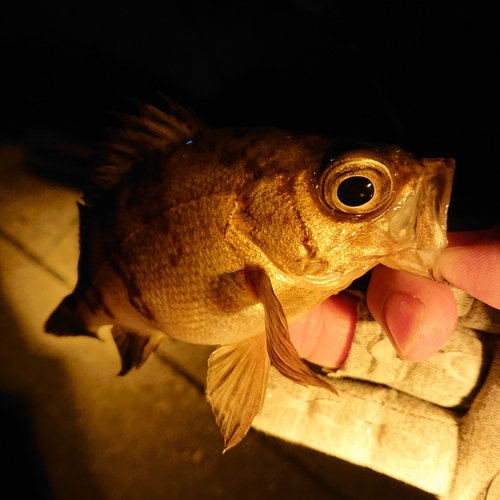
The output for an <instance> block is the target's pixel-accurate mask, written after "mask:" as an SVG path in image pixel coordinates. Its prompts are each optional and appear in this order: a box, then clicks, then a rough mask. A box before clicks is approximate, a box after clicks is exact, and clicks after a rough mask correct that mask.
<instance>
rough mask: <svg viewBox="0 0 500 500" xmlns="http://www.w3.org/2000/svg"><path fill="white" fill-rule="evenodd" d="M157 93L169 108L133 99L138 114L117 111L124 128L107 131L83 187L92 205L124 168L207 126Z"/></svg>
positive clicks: (176, 144) (165, 150)
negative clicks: (161, 108)
mask: <svg viewBox="0 0 500 500" xmlns="http://www.w3.org/2000/svg"><path fill="white" fill-rule="evenodd" d="M160 95H161V96H162V97H163V98H164V99H165V101H166V102H167V103H168V107H169V110H168V112H164V111H161V110H159V109H157V108H155V107H154V106H152V105H150V104H146V103H143V102H139V101H133V102H134V104H135V105H136V106H137V108H138V111H139V116H135V115H132V114H120V113H116V115H117V116H118V117H119V118H120V120H121V122H122V124H123V128H122V129H114V130H112V131H111V132H110V133H111V140H110V141H109V142H108V143H106V144H105V145H104V147H103V151H102V154H101V155H100V160H99V163H98V165H97V166H96V167H95V168H94V169H93V171H92V174H91V176H90V180H89V183H88V186H87V187H86V188H85V190H84V196H83V200H84V202H85V204H86V205H92V204H93V203H94V202H95V200H96V199H97V198H99V197H100V195H101V194H102V193H103V192H106V191H108V190H109V189H112V188H113V187H114V186H115V185H116V184H118V182H120V180H121V179H122V177H123V176H124V175H125V174H126V173H127V172H129V171H130V170H132V169H133V168H134V166H139V165H140V164H141V163H142V162H143V161H144V160H145V159H146V158H148V157H150V156H152V155H164V154H168V152H169V151H171V150H173V149H174V148H175V147H176V146H178V145H180V144H182V143H185V142H186V141H188V140H189V139H194V138H195V137H196V136H197V135H199V134H200V133H201V132H202V131H203V130H205V129H206V128H207V126H206V125H205V124H204V123H203V122H202V121H201V119H200V118H198V117H197V116H196V115H194V114H193V113H191V112H189V111H187V110H186V109H184V108H183V107H182V106H180V105H179V104H177V103H175V102H174V101H171V100H170V99H168V98H167V97H165V96H164V95H162V94H160Z"/></svg>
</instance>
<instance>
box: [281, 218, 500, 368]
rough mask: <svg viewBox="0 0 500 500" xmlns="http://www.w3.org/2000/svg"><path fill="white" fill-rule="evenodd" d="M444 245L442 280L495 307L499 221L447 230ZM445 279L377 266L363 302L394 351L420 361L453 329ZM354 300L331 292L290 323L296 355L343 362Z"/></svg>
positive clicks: (499, 295) (499, 288)
mask: <svg viewBox="0 0 500 500" xmlns="http://www.w3.org/2000/svg"><path fill="white" fill-rule="evenodd" d="M448 239H449V246H448V248H446V249H445V250H444V251H443V252H442V254H441V257H440V260H439V269H440V272H441V274H442V276H443V277H444V279H445V280H446V281H447V282H448V283H451V284H452V285H454V286H456V287H457V288H460V289H462V290H463V291H465V292H467V293H469V294H470V295H472V296H474V297H476V298H478V299H479V300H481V301H483V302H485V303H486V304H489V305H490V306H492V307H495V308H497V309H500V225H498V226H495V227H493V228H492V229H490V230H485V231H470V232H463V233H449V234H448ZM448 283H437V282H435V281H431V280H428V279H426V278H421V277H418V276H413V275H411V274H409V273H407V272H404V271H394V270H392V269H389V268H387V267H384V266H377V267H376V268H375V269H374V270H373V272H372V277H371V280H370V284H369V286H368V291H367V297H366V299H367V304H368V308H369V309H370V312H371V314H372V315H373V317H374V318H375V319H376V320H377V321H378V322H379V323H380V325H381V326H382V328H383V329H384V331H385V332H386V334H387V336H388V337H389V339H390V340H391V342H392V344H393V346H394V348H395V349H396V351H397V352H398V354H399V355H400V356H401V357H402V358H403V359H406V360H407V361H423V360H425V359H427V358H429V357H430V356H432V355H433V354H435V353H436V352H437V351H439V349H440V348H441V347H442V346H443V345H444V344H445V343H446V341H447V340H448V339H449V338H450V336H451V335H452V333H453V332H454V330H455V326H456V322H457V306H456V303H455V299H454V297H453V294H452V292H451V290H450V287H449V285H448ZM356 304H357V299H356V298H354V297H353V296H351V295H348V294H346V293H340V294H339V295H336V296H332V297H330V298H328V299H327V300H326V301H324V302H323V303H321V304H320V305H318V306H317V307H315V308H314V309H313V310H312V311H310V312H309V313H308V314H306V315H305V316H303V317H302V318H300V319H299V320H297V321H295V322H293V323H291V324H290V326H289V329H290V337H291V340H292V343H293V344H294V346H295V348H296V349H297V351H298V352H299V354H300V356H301V357H303V358H305V359H307V360H308V361H310V362H312V363H315V364H317V365H320V366H324V367H328V368H332V369H335V368H339V367H340V366H341V365H342V363H343V362H344V361H345V359H346V357H347V355H348V353H349V348H350V345H351V342H352V338H353V335H354V330H355V327H356Z"/></svg>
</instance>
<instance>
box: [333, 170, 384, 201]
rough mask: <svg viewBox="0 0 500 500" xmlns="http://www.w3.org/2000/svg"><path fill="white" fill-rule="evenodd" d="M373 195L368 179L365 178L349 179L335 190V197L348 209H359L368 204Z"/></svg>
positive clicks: (372, 188)
mask: <svg viewBox="0 0 500 500" xmlns="http://www.w3.org/2000/svg"><path fill="white" fill-rule="evenodd" d="M374 193H375V188H374V187H373V184H372V183H371V181H370V179H367V178H366V177H350V178H349V179H346V180H345V181H342V182H341V183H340V184H339V187H338V188H337V197H338V199H339V201H340V202H341V203H343V204H344V205H346V206H348V207H359V206H361V205H364V204H365V203H368V202H369V201H370V200H371V199H372V198H373V194H374Z"/></svg>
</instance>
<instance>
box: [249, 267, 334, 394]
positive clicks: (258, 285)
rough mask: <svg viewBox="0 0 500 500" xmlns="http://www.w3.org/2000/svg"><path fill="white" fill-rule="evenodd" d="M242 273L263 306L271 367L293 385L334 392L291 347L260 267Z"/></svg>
mask: <svg viewBox="0 0 500 500" xmlns="http://www.w3.org/2000/svg"><path fill="white" fill-rule="evenodd" d="M246 274H247V279H248V281H249V284H250V285H251V287H252V288H253V291H254V293H255V295H256V296H257V297H258V299H259V301H260V302H261V303H262V305H263V306H264V315H265V325H266V340H267V342H266V345H267V353H268V355H269V358H270V359H271V363H272V364H273V366H274V367H275V368H276V369H277V370H278V371H279V372H280V373H281V374H282V375H284V376H285V377H287V378H289V379H290V380H292V381H293V382H296V383H297V384H300V385H305V386H308V385H312V386H316V387H323V388H324V389H328V390H329V391H331V392H333V393H335V394H337V391H336V390H335V389H334V388H333V387H332V386H331V385H330V384H328V383H327V382H325V381H324V380H322V379H321V378H319V377H318V376H317V375H315V374H314V373H313V372H312V370H311V369H310V368H309V367H308V366H307V365H306V364H305V363H304V361H302V359H301V358H300V356H299V354H298V352H297V351H296V350H295V347H293V345H292V343H291V341H290V334H289V332H288V323H287V321H286V316H285V312H284V311H283V308H282V307H281V304H280V301H279V300H278V298H277V297H276V295H275V294H274V291H273V287H272V284H271V280H270V279H269V276H268V275H267V274H266V273H265V271H264V270H262V269H252V270H249V271H247V272H246Z"/></svg>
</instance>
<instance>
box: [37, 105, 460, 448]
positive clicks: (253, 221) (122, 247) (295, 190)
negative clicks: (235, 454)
mask: <svg viewBox="0 0 500 500" xmlns="http://www.w3.org/2000/svg"><path fill="white" fill-rule="evenodd" d="M168 102H169V105H170V112H169V113H163V112H161V111H159V110H158V109H156V108H154V107H152V106H150V105H146V104H138V107H139V110H140V116H138V117H137V116H131V115H130V116H129V115H127V116H123V117H122V119H123V123H124V129H123V130H119V131H117V132H116V137H115V138H114V141H113V142H112V143H111V145H110V148H109V150H108V151H107V153H106V154H105V155H104V161H103V162H102V165H101V166H100V167H99V168H97V169H96V171H95V175H94V177H93V179H92V183H91V184H92V185H91V186H89V188H88V189H87V190H86V191H85V192H84V204H82V205H79V208H80V243H81V254H80V260H79V264H78V275H79V278H78V283H77V285H76V287H75V290H74V291H73V293H72V294H70V295H68V296H67V297H66V298H65V299H64V300H63V301H62V302H61V304H60V305H59V307H58V308H57V309H56V310H55V311H54V312H53V313H52V315H51V316H50V318H49V319H48V321H47V323H46V326H45V328H46V331H47V332H51V333H55V334H58V335H88V336H93V337H97V333H96V332H97V329H98V328H99V327H100V326H101V325H107V324H111V325H113V328H112V334H113V337H114V340H115V342H116V345H117V347H118V350H119V352H120V356H121V359H122V370H121V372H120V374H121V375H123V374H125V373H127V372H128V371H129V370H130V369H131V368H133V367H136V368H139V367H140V366H141V365H142V364H143V363H144V362H145V361H146V359H147V358H148V356H149V355H150V354H151V353H152V352H153V351H154V350H155V349H156V348H157V346H158V344H159V342H160V340H161V339H162V337H163V336H164V335H168V336H170V337H173V338H176V339H180V340H183V341H186V342H193V343H197V344H217V345H220V347H219V348H218V349H217V350H216V351H215V352H214V353H213V354H212V356H211V357H210V360H209V371H208V379H207V396H208V399H209V401H210V403H211V405H212V408H213V411H214V414H215V417H216V419H217V423H218V424H219V426H220V428H221V431H222V434H223V436H224V440H225V449H228V448H230V447H232V446H234V445H235V444H237V443H238V442H239V441H240V440H241V439H242V438H243V437H244V435H245V434H246V433H247V431H248V429H249V427H250V425H251V423H252V420H253V419H254V417H255V416H256V415H257V414H258V413H259V411H260V408H261V406H262V402H263V398H264V393H265V388H266V382H267V374H268V369H269V365H270V363H272V364H273V365H274V366H275V367H276V369H277V370H278V371H279V372H280V373H281V374H283V375H284V376H285V377H288V378H289V379H291V380H293V381H294V382H297V383H299V384H303V385H315V386H320V387H324V388H325V389H328V390H331V391H335V390H334V389H333V388H332V387H331V386H330V385H329V384H328V383H326V382H325V381H324V380H322V379H321V378H319V377H317V376H316V375H314V374H313V373H312V372H311V370H310V369H309V368H308V367H307V365H306V364H305V363H304V362H303V361H302V360H301V359H300V358H299V356H298V354H297V352H296V351H295V349H294V347H293V346H292V344H291V343H290V338H289V334H288V327H287V321H291V320H293V319H295V318H297V317H298V316H300V315H301V314H303V313H305V312H307V311H308V310H310V309H311V308H313V307H314V306H315V305H317V304H318V303H319V302H321V301H323V300H324V299H325V298H327V297H328V296H330V295H332V294H335V293H337V292H339V291H341V290H343V289H345V288H346V287H347V286H349V284H350V283H351V282H352V281H353V280H354V279H356V278H358V277H359V276H361V275H363V274H364V273H366V272H367V271H368V270H369V269H371V268H372V267H373V266H375V265H376V264H379V263H383V264H385V265H387V266H389V267H393V268H396V269H405V270H408V271H410V272H412V273H416V274H420V275H423V276H428V277H433V269H434V265H435V262H436V259H437V256H438V254H439V251H440V249H442V248H444V247H445V246H446V243H447V241H446V211H447V206H448V202H449V197H450V190H451V180H452V176H453V170H454V162H453V160H444V159H422V160H419V159H417V158H415V157H414V156H412V155H411V154H409V153H406V152H405V151H403V150H401V149H399V148H396V147H393V146H371V145H363V144H354V143H346V142H338V141H332V140H331V139H327V138H324V137H317V136H311V135H299V134H294V133H292V132H290V131H286V130H278V129H273V128H248V129H227V130H226V129H221V130H212V129H209V128H208V127H206V126H205V125H204V124H203V123H202V122H201V121H200V120H199V119H198V118H196V117H195V116H194V115H192V114H191V113H189V112H187V111H186V110H184V109H183V108H181V107H180V106H179V105H177V104H175V103H172V102H170V101H168Z"/></svg>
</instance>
